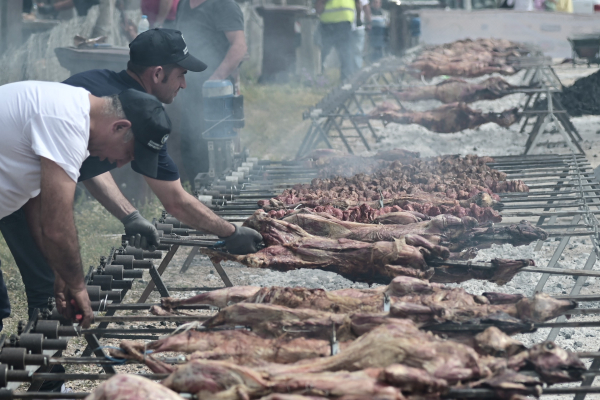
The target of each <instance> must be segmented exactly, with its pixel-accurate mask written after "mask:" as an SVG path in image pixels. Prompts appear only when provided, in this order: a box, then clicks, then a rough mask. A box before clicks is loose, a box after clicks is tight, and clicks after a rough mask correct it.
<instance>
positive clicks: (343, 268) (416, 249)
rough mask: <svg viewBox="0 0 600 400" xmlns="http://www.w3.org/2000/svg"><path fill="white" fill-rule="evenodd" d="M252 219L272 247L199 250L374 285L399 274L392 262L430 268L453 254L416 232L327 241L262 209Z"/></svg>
mask: <svg viewBox="0 0 600 400" xmlns="http://www.w3.org/2000/svg"><path fill="white" fill-rule="evenodd" d="M248 221H250V220H248ZM251 222H252V225H251V226H250V227H251V228H253V229H256V230H258V231H259V232H260V233H261V234H262V235H263V239H264V242H265V244H267V245H268V246H269V247H266V248H264V249H262V250H260V251H258V252H257V253H254V254H248V255H245V256H236V255H233V254H228V253H222V252H219V251H214V250H211V249H202V250H201V251H202V252H203V253H204V254H208V255H212V256H215V257H217V258H222V259H228V260H232V261H238V262H240V263H242V264H244V265H247V266H250V267H253V268H269V269H275V270H280V271H289V270H292V269H298V268H318V269H324V270H330V271H334V272H337V273H339V274H340V275H342V276H345V277H346V278H348V279H352V280H355V281H357V280H358V281H365V282H371V283H372V282H383V283H389V282H390V281H391V279H393V278H394V277H395V276H396V275H400V274H399V273H397V272H396V271H395V270H394V265H398V266H400V267H409V268H415V269H419V270H427V269H428V267H427V263H426V259H435V258H442V259H444V258H447V257H448V256H449V255H450V252H449V251H448V249H447V248H445V247H442V246H438V245H434V244H432V243H431V242H429V241H427V240H426V239H424V238H422V237H420V236H417V235H406V236H404V237H403V238H402V239H397V240H394V241H392V242H376V243H365V242H358V241H355V240H348V239H325V238H321V237H317V236H313V235H310V234H308V233H307V232H305V231H304V230H303V229H302V228H300V227H298V226H296V225H293V224H290V223H287V222H285V221H281V220H276V219H273V218H269V217H268V216H267V214H266V213H264V212H262V211H261V210H258V211H257V212H256V213H255V215H254V217H253V218H252V221H251Z"/></svg>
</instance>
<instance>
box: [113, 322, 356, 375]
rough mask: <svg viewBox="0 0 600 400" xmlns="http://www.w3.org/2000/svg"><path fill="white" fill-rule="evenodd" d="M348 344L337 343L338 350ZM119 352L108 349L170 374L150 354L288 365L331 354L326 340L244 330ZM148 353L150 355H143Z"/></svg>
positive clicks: (125, 346)
mask: <svg viewBox="0 0 600 400" xmlns="http://www.w3.org/2000/svg"><path fill="white" fill-rule="evenodd" d="M347 343H348V342H342V343H340V344H339V346H340V350H343V349H344V348H345V347H346V346H347ZM120 348H121V350H120V351H119V350H113V349H111V350H109V351H110V352H111V355H112V356H113V357H118V358H124V359H133V360H136V361H139V362H141V363H146V364H147V365H148V367H150V368H151V369H152V371H153V372H155V373H164V372H172V371H173V370H174V369H175V368H173V367H172V366H170V365H167V364H164V363H162V362H160V361H157V360H156V359H155V358H154V357H153V355H154V354H157V353H162V352H182V353H186V354H190V355H189V357H188V359H189V360H195V359H204V360H222V361H229V362H233V363H236V364H238V365H247V366H252V365H261V364H265V363H277V364H291V363H295V362H297V361H300V360H305V359H311V358H319V357H327V356H329V355H330V354H331V344H330V341H329V340H318V339H305V338H303V337H300V338H296V339H289V338H287V337H285V336H284V337H281V338H275V339H269V338H262V337H260V336H258V335H257V334H255V333H253V332H248V331H246V330H225V331H208V332H204V331H195V330H190V331H187V332H184V333H180V334H177V335H173V336H168V337H166V338H164V339H159V340H156V341H153V342H150V343H147V344H144V343H140V342H133V341H130V340H123V341H122V342H121V344H120ZM149 350H151V351H152V354H150V355H149V354H146V353H147V352H148V351H149Z"/></svg>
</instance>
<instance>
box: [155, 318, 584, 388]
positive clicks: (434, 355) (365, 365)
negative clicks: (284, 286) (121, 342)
mask: <svg viewBox="0 0 600 400" xmlns="http://www.w3.org/2000/svg"><path fill="white" fill-rule="evenodd" d="M526 369H533V370H534V371H536V372H537V373H538V374H539V376H540V378H541V379H542V381H545V382H548V383H556V382H568V381H574V380H577V379H580V378H581V372H583V371H584V370H585V367H584V366H583V364H582V363H581V361H580V360H579V359H578V358H577V357H576V356H575V355H574V354H573V353H570V352H567V351H565V350H563V349H561V348H559V347H557V346H555V345H554V344H553V343H552V342H546V343H543V344H541V345H536V346H534V347H532V349H529V350H525V351H521V352H519V353H517V354H515V355H513V356H510V357H507V358H495V357H491V356H481V355H479V354H478V353H477V352H476V351H475V350H474V349H473V348H471V347H469V346H467V345H463V344H461V343H457V342H453V341H451V340H442V339H440V338H439V337H437V336H435V335H432V334H431V333H426V332H423V331H420V330H418V329H417V328H416V327H415V326H414V324H412V323H411V322H410V321H406V320H397V321H396V322H395V323H393V324H387V325H381V326H379V327H377V328H376V329H373V330H372V331H371V332H369V333H368V334H366V335H364V336H362V337H360V338H359V339H357V340H355V341H354V342H352V343H351V344H349V345H348V347H347V348H346V349H345V350H343V351H342V352H340V353H338V354H336V355H333V356H331V357H325V358H317V359H312V360H305V361H302V362H299V363H296V364H288V365H281V364H265V365H263V366H260V367H255V369H250V368H247V367H244V366H238V365H235V364H233V363H229V362H223V361H207V360H193V361H191V362H189V363H187V364H185V365H183V366H181V367H179V368H178V369H177V371H176V372H174V373H173V374H171V376H169V378H167V379H166V380H165V381H164V384H165V385H166V386H167V387H169V388H170V389H172V390H174V391H177V392H186V393H202V392H204V391H207V392H208V393H206V394H207V395H209V393H212V394H215V393H219V398H237V397H230V396H239V394H240V393H243V394H244V395H245V396H248V397H249V398H256V397H259V396H264V395H266V394H267V393H269V392H279V391H281V392H284V393H296V394H309V395H323V396H328V395H332V396H333V397H339V396H344V395H346V394H350V393H348V391H349V390H352V391H354V392H357V394H359V395H361V396H364V395H367V396H368V395H369V394H371V395H372V396H374V397H375V398H379V397H378V394H379V393H381V394H383V393H387V395H388V396H389V395H391V394H392V393H396V392H390V390H392V389H393V388H395V389H396V390H398V392H397V393H398V395H399V396H401V395H402V393H400V392H406V393H407V394H408V393H417V394H418V393H427V392H430V393H435V392H438V391H443V390H445V389H446V388H447V387H448V386H450V385H455V384H459V383H466V382H470V384H471V385H472V386H473V387H482V386H481V385H482V384H483V382H482V381H481V380H485V379H496V385H498V384H499V383H500V382H498V376H499V374H506V373H507V372H510V371H513V372H518V371H522V370H526ZM513 376H514V375H513ZM367 377H371V379H372V380H368V379H366V378H367ZM512 379H517V382H520V383H522V384H524V383H531V382H540V383H541V381H532V380H528V381H523V379H524V378H512ZM353 380H354V381H355V383H356V382H361V385H360V386H361V387H360V388H359V387H357V386H356V385H355V384H354V385H353V384H351V381H353ZM508 380H509V378H508V377H506V378H505V379H504V382H507V381H508ZM336 382H337V383H338V384H337V385H336V384H335V383H336ZM491 383H492V382H490V384H488V387H494V385H493V384H491ZM388 387H389V389H388ZM514 388H515V387H514ZM519 388H523V387H521V386H519ZM385 398H388V397H385ZM398 398H402V397H398Z"/></svg>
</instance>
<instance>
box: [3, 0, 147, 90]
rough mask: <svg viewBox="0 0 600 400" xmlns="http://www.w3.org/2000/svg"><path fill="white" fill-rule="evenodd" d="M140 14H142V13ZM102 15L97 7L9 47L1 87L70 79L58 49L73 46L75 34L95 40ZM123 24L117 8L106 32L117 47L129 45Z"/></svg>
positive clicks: (110, 41)
mask: <svg viewBox="0 0 600 400" xmlns="http://www.w3.org/2000/svg"><path fill="white" fill-rule="evenodd" d="M137 13H138V14H139V12H137ZM98 16H99V8H98V6H94V7H92V8H91V9H90V10H89V12H88V14H87V16H85V17H75V18H73V19H70V20H67V21H61V23H60V24H59V25H57V26H55V27H54V28H52V29H51V30H49V31H47V32H42V33H37V34H32V35H31V36H30V37H29V39H28V40H27V41H26V42H25V43H24V44H23V45H21V46H20V47H19V48H9V49H8V50H7V51H6V52H5V53H4V54H3V55H2V57H1V58H0V71H2V74H0V84H2V85H3V84H6V83H10V82H17V81H23V80H39V81H62V80H65V79H67V78H68V77H69V76H70V73H69V71H68V70H66V69H65V68H63V67H61V66H60V63H59V62H58V59H57V58H56V55H55V54H54V49H55V48H57V47H69V46H73V38H74V37H75V35H81V36H83V37H86V38H89V37H91V35H92V32H93V30H94V27H95V25H96V21H97V20H98ZM130 17H131V16H130ZM138 18H139V17H138ZM132 19H133V18H132ZM109 20H110V19H109ZM135 20H136V19H134V21H135ZM120 21H121V12H120V11H119V10H116V9H114V8H113V15H112V21H111V23H110V26H109V27H108V29H106V32H107V36H108V40H107V42H108V43H110V44H112V45H114V46H127V44H128V43H129V41H128V39H127V38H126V37H125V36H124V35H123V34H122V33H121V29H120Z"/></svg>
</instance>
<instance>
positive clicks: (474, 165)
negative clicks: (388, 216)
mask: <svg viewBox="0 0 600 400" xmlns="http://www.w3.org/2000/svg"><path fill="white" fill-rule="evenodd" d="M493 161H494V160H493V159H492V158H490V157H477V156H474V155H467V156H464V157H462V156H440V157H434V158H428V159H417V158H415V159H412V160H411V161H410V162H406V163H401V162H397V161H396V162H393V163H391V164H390V165H389V166H387V167H385V168H382V169H380V170H377V171H375V172H373V173H372V174H369V175H366V174H356V175H354V176H352V177H350V178H344V177H342V176H336V177H332V178H328V179H313V181H312V182H311V184H310V185H306V184H305V185H294V186H293V188H292V189H287V190H284V191H283V192H282V194H280V195H279V196H277V197H276V199H277V200H280V201H283V202H284V203H285V204H287V205H290V204H296V203H298V202H299V201H306V200H316V199H319V198H321V197H328V198H341V199H352V200H360V201H369V200H379V199H380V198H381V196H383V198H384V199H385V198H388V197H390V196H393V195H404V194H409V195H411V194H412V195H419V194H420V192H439V193H443V194H445V196H446V197H448V198H450V199H457V200H467V199H470V198H472V197H473V196H475V195H476V194H478V193H479V192H485V193H487V194H489V195H491V196H492V199H493V200H499V197H497V195H495V193H503V192H527V191H528V190H529V189H528V188H527V186H526V185H525V184H524V183H523V182H522V181H518V180H516V181H507V180H506V174H505V173H504V172H500V171H498V170H495V169H493V168H491V167H489V166H488V165H487V163H490V162H493ZM488 201H489V200H488ZM472 202H473V201H471V202H469V203H472ZM480 205H487V206H491V205H492V204H480Z"/></svg>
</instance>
